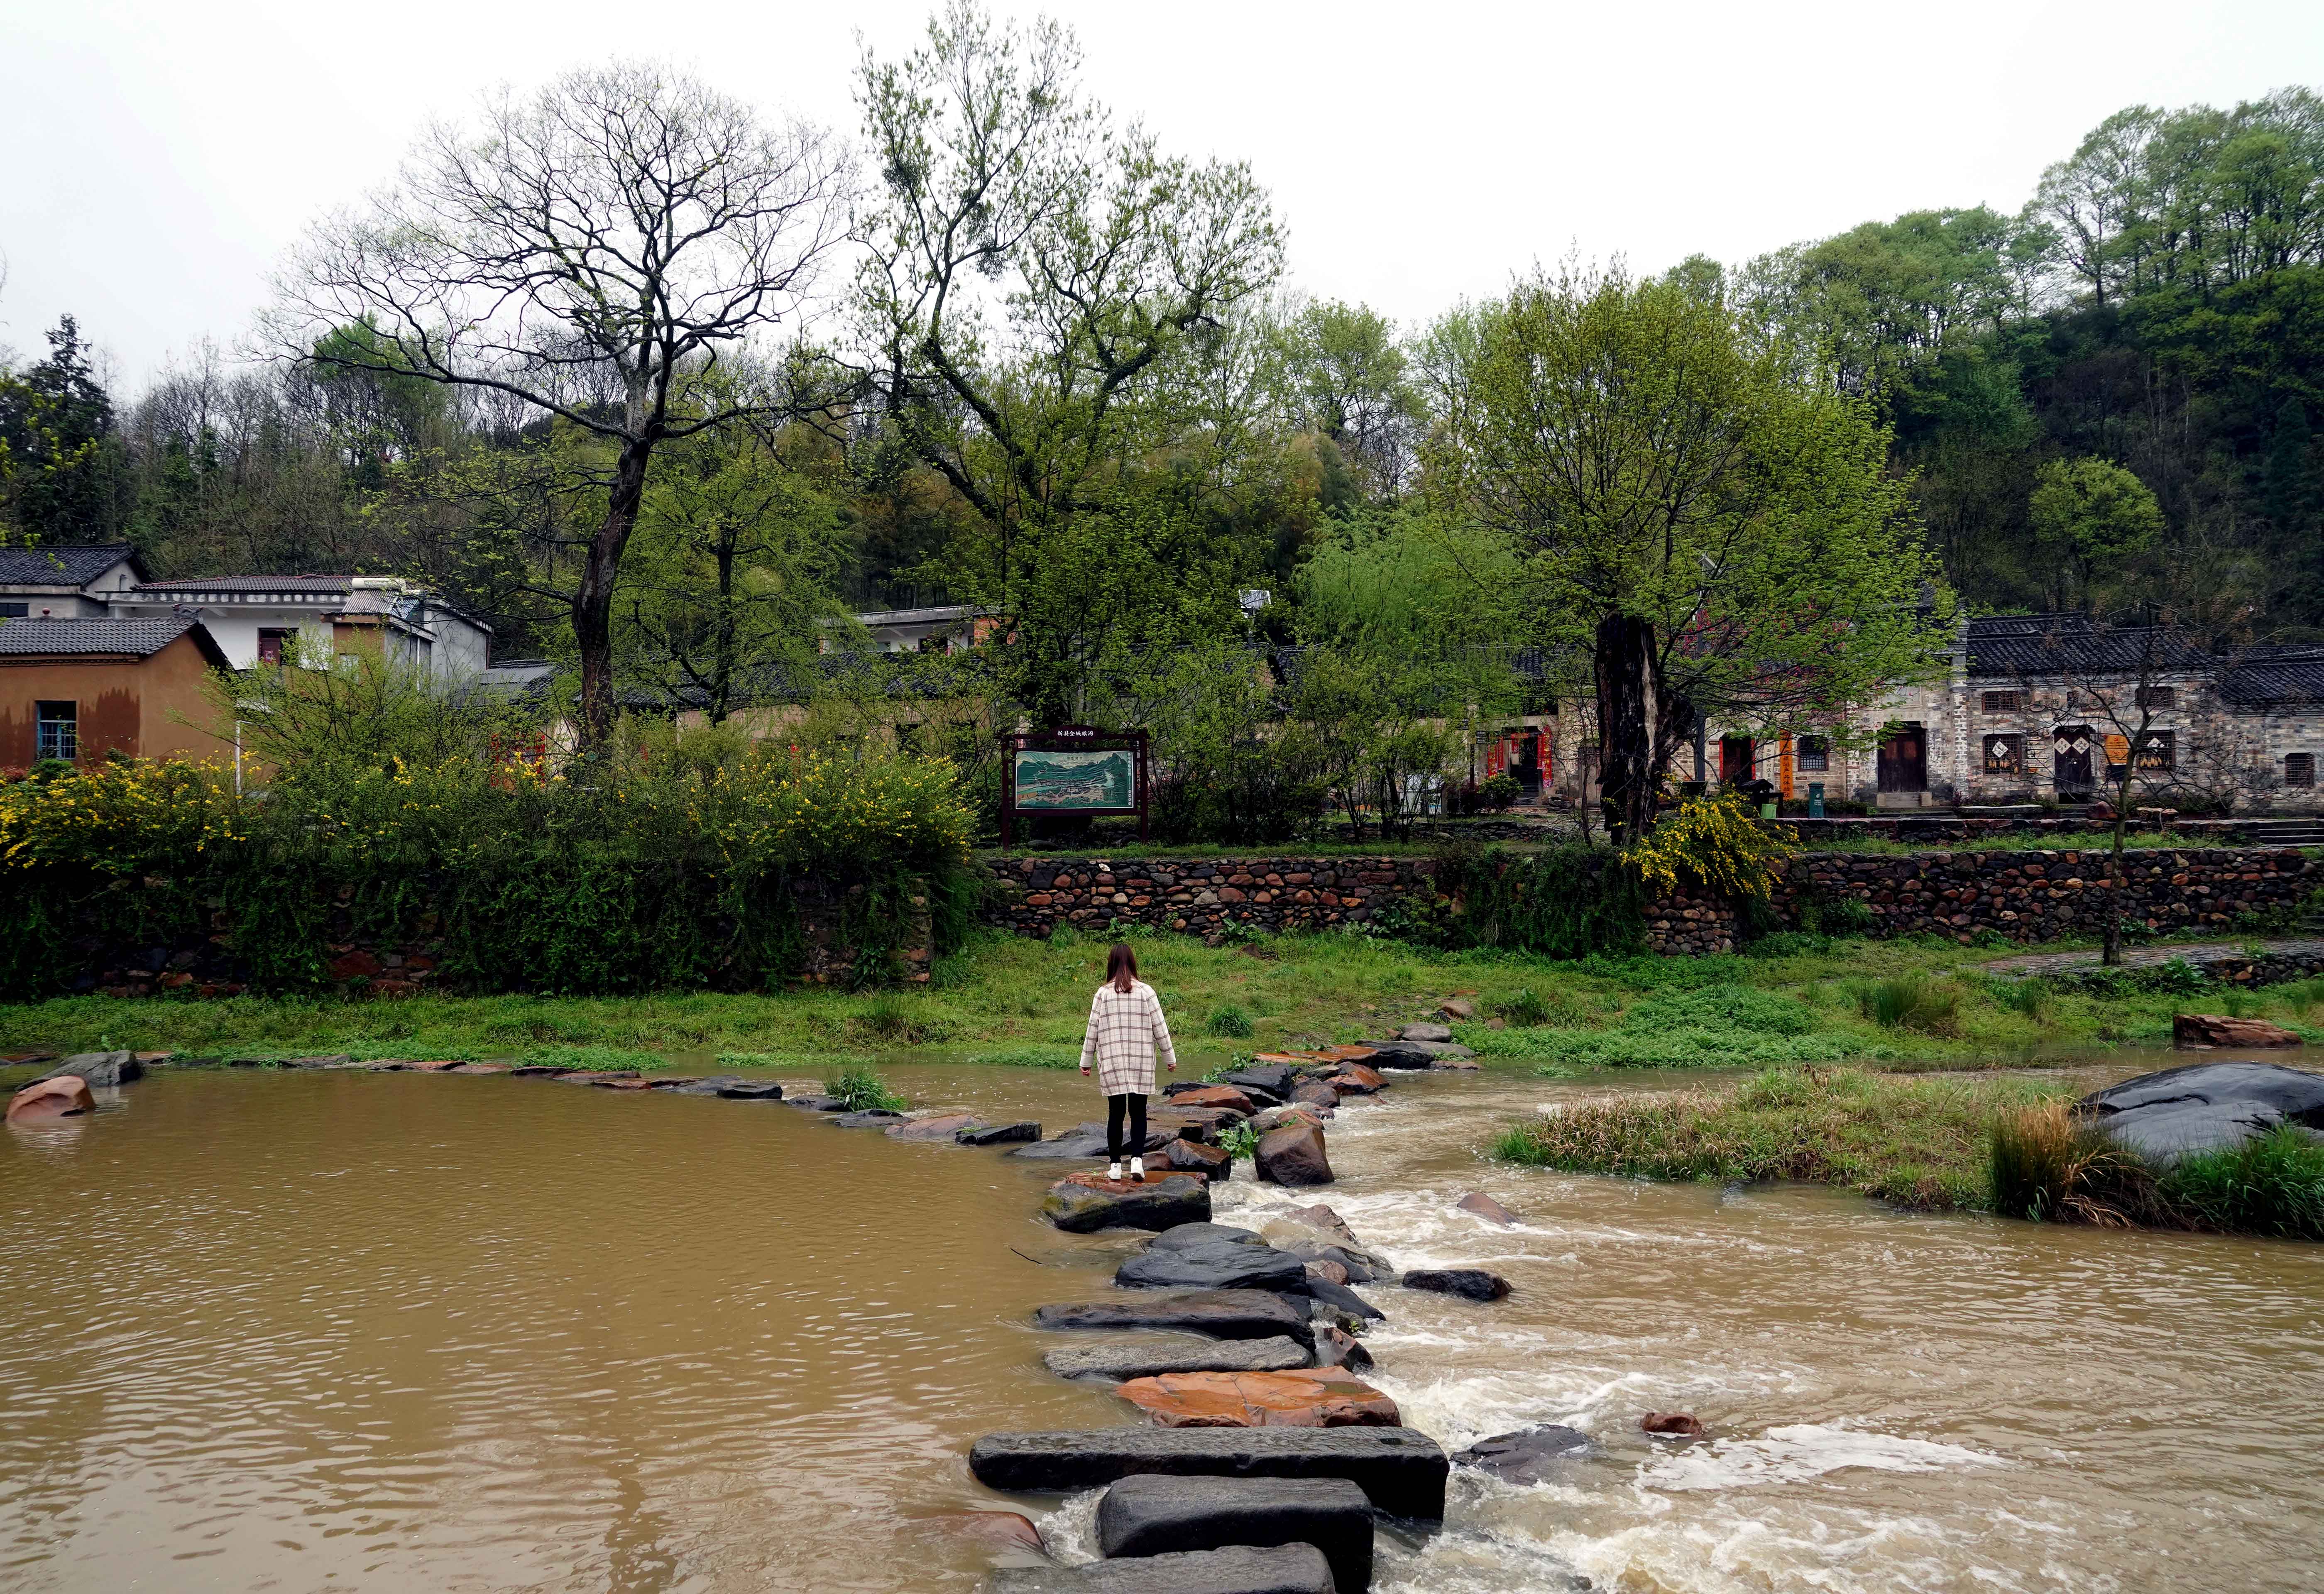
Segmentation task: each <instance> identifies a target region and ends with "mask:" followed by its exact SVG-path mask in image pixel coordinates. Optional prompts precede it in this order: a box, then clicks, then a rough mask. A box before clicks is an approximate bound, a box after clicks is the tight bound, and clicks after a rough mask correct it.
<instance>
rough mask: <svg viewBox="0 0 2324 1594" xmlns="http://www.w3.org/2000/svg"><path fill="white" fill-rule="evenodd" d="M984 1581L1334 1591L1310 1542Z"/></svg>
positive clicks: (1068, 1593) (1242, 1592)
mask: <svg viewBox="0 0 2324 1594" xmlns="http://www.w3.org/2000/svg"><path fill="white" fill-rule="evenodd" d="M986 1586H987V1587H988V1588H990V1589H991V1590H992V1594H1333V1585H1332V1566H1331V1562H1328V1561H1326V1560H1324V1559H1323V1552H1322V1551H1321V1550H1318V1549H1317V1548H1315V1546H1314V1545H1313V1544H1286V1545H1284V1546H1282V1547H1281V1548H1279V1549H1261V1550H1254V1549H1250V1548H1249V1547H1247V1546H1243V1545H1237V1546H1235V1547H1233V1548H1231V1549H1226V1550H1187V1551H1181V1552H1177V1553H1172V1554H1168V1555H1148V1556H1139V1557H1130V1558H1126V1559H1123V1560H1120V1561H1099V1562H1092V1563H1091V1564H1089V1565H1087V1566H1028V1567H1011V1568H1009V1569H1007V1570H1005V1571H997V1572H995V1573H993V1574H992V1578H991V1582H990V1583H988V1584H987V1585H986Z"/></svg>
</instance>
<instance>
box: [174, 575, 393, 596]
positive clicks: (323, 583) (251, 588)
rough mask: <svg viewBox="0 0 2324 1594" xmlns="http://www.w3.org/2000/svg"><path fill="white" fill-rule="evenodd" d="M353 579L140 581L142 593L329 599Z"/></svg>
mask: <svg viewBox="0 0 2324 1594" xmlns="http://www.w3.org/2000/svg"><path fill="white" fill-rule="evenodd" d="M354 583H355V577H354V576H187V577H186V578H184V579H183V580H180V581H141V582H139V583H138V584H137V585H136V587H135V588H134V591H137V592H139V593H145V594H161V593H175V592H208V593H277V592H283V593H312V594H317V595H318V596H323V597H328V596H330V595H332V594H340V593H346V592H349V591H352V590H353V587H354Z"/></svg>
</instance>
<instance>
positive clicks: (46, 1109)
mask: <svg viewBox="0 0 2324 1594" xmlns="http://www.w3.org/2000/svg"><path fill="white" fill-rule="evenodd" d="M96 1110H97V1098H96V1097H95V1096H93V1095H91V1094H90V1093H89V1089H88V1081H87V1080H85V1079H83V1078H81V1077H80V1076H79V1075H78V1074H77V1073H61V1074H59V1075H58V1076H57V1077H56V1078H54V1079H42V1080H35V1081H33V1082H32V1083H31V1084H28V1085H26V1086H25V1087H24V1088H23V1090H21V1091H18V1092H16V1093H15V1094H14V1095H13V1096H11V1097H9V1098H8V1121H9V1122H10V1123H38V1122H39V1121H41V1120H42V1119H49V1118H70V1117H73V1116H74V1115H75V1114H77V1113H83V1112H94V1111H96Z"/></svg>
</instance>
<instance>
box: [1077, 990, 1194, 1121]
mask: <svg viewBox="0 0 2324 1594" xmlns="http://www.w3.org/2000/svg"><path fill="white" fill-rule="evenodd" d="M1157 1056H1159V1057H1160V1059H1161V1060H1162V1061H1163V1062H1165V1063H1169V1064H1176V1062H1177V1057H1176V1054H1175V1053H1173V1052H1172V1050H1171V1049H1170V1024H1169V1021H1168V1020H1167V1019H1166V1018H1163V1017H1162V1000H1161V999H1160V998H1159V997H1157V996H1156V995H1155V994H1154V988H1153V987H1152V986H1151V985H1148V983H1146V981H1143V980H1132V981H1130V989H1129V990H1127V991H1120V990H1115V989H1114V988H1113V981H1111V980H1109V981H1106V982H1105V983H1104V984H1102V985H1101V986H1099V987H1098V988H1097V995H1096V996H1094V997H1093V998H1092V999H1091V1000H1090V1016H1089V1031H1088V1033H1087V1034H1085V1035H1084V1036H1083V1037H1082V1066H1083V1067H1084V1068H1090V1067H1094V1068H1095V1069H1096V1070H1097V1080H1098V1084H1099V1086H1100V1088H1101V1089H1102V1090H1103V1091H1104V1092H1105V1093H1106V1094H1107V1095H1109V1096H1150V1095H1152V1094H1153V1093H1154V1062H1155V1059H1156V1057H1157Z"/></svg>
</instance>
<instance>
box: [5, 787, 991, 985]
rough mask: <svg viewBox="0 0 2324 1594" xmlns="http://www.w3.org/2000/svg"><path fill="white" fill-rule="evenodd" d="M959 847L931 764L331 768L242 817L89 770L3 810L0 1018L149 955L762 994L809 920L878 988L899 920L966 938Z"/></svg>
mask: <svg viewBox="0 0 2324 1594" xmlns="http://www.w3.org/2000/svg"><path fill="white" fill-rule="evenodd" d="M969 825H970V819H969V815H968V812H967V810H966V808H965V807H964V805H963V803H962V802H961V800H960V797H959V795H958V792H957V789H956V786H955V782H954V778H953V772H952V769H951V766H950V765H949V764H947V763H945V762H944V761H943V760H905V759H889V760H880V759H874V760H863V761H856V760H834V759H828V758H825V757H822V756H819V755H817V754H814V753H807V754H805V755H794V754H792V753H790V752H789V751H787V750H774V751H765V752H761V751H752V752H751V753H748V754H746V755H744V756H742V757H740V758H738V759H733V760H728V761H724V762H721V763H715V764H710V765H706V766H705V765H704V764H702V763H700V762H698V761H687V760H675V759H669V760H661V762H660V764H659V767H657V765H656V764H655V763H654V762H653V761H652V760H647V759H644V758H641V757H632V758H629V759H626V760H604V761H601V762H591V763H576V764H575V765H573V766H572V767H570V768H569V769H567V771H566V772H564V773H561V774H555V775H544V774H542V773H541V772H539V770H537V769H532V768H529V767H527V766H526V765H524V764H522V763H509V764H498V765H495V764H493V763H489V762H485V761H482V760H449V761H447V762H445V763H442V764H438V765H435V766H432V767H427V768H419V767H413V766H410V765H406V764H404V763H402V762H401V761H400V760H396V761H392V762H391V763H390V764H389V766H388V767H387V768H384V769H382V768H379V767H376V766H368V765H364V764H361V763H356V762H352V761H350V762H344V763H335V764H330V765H327V766H323V767H309V768H306V769H301V770H300V771H298V772H296V773H294V774H290V775H286V776H284V777H282V778H281V779H277V780H276V781H275V782H274V783H273V785H272V788H271V789H270V790H268V791H267V792H265V793H263V795H262V794H253V795H251V796H247V797H237V796H236V795H235V792H234V789H233V781H232V778H231V774H230V772H229V771H228V770H226V769H225V768H223V767H221V766H218V765H215V764H198V763H189V762H180V761H171V762H163V763H103V764H97V765H95V766H93V767H90V768H88V769H82V770H80V771H78V772H75V773H72V774H69V775H65V776H62V777H60V778H58V779H51V780H45V781H40V780H27V781H23V782H19V783H16V784H14V785H11V786H7V787H5V788H0V998H5V999H6V1000H27V999H30V998H32V997H36V996H39V995H42V994H46V993H48V992H51V991H53V990H58V989H60V988H61V987H63V986H65V985H67V984H69V982H71V981H73V980H74V979H75V978H76V977H78V976H79V975H80V974H82V973H83V972H84V971H87V970H89V969H90V968H91V967H92V966H93V964H95V963H99V962H101V961H103V960H105V959H106V958H108V957H110V956H114V955H116V954H120V953H121V952H123V951H124V950H133V949H143V948H150V947H172V948H180V949H183V948H189V947H198V948H201V949H203V950H204V953H205V955H206V956H212V957H224V958H226V959H230V960H231V962H232V963H233V964H234V966H235V974H236V976H237V977H238V978H242V979H245V980H247V981H250V982H251V983H254V984H256V985H259V986H261V987H264V988H268V989H295V988H298V987H300V986H317V985H320V984H322V983H324V981H326V979H327V963H328V960H329V953H328V950H327V949H328V947H329V946H330V945H332V944H346V943H348V942H355V943H359V944H395V943H405V942H413V941H438V942H440V943H441V952H440V954H439V956H438V968H439V971H440V973H439V976H438V977H439V978H440V979H441V980H442V981H443V982H445V983H446V984H447V985H449V986H452V987H456V988H463V989H469V990H549V991H570V992H593V991H630V990H650V989H656V988H662V987H673V986H679V987H683V986H712V987H717V988H720V989H727V990H742V989H757V988H765V987H769V986H771V985H774V984H776V983H779V981H782V980H784V979H785V978H787V977H788V976H789V975H790V974H791V973H793V972H796V971H797V970H798V966H799V964H800V963H801V961H802V959H803V957H804V955H805V954H806V950H807V947H806V936H805V931H804V925H805V919H806V916H807V915H808V914H810V913H812V914H816V915H818V916H821V917H828V918H829V919H831V920H832V921H833V922H834V926H835V931H836V935H837V938H838V940H839V941H840V942H841V943H842V944H844V945H847V946H850V947H853V948H856V949H857V950H858V952H859V954H868V955H859V958H858V963H859V965H862V966H865V967H868V968H870V969H872V970H875V971H876V970H878V969H880V968H882V967H884V965H885V958H884V954H888V953H890V952H891V951H894V950H897V949H899V948H900V946H901V944H902V942H903V940H904V938H905V937H906V936H907V935H908V934H909V933H910V930H911V926H912V925H913V922H914V917H915V913H916V910H917V908H918V904H916V903H915V901H914V898H921V899H923V900H924V901H925V903H926V907H927V911H928V912H929V914H930V915H931V917H932V918H933V920H934V927H935V931H936V944H937V950H943V949H944V948H945V947H946V946H949V945H952V944H957V943H958V942H959V940H960V939H961V938H962V937H963V936H964V934H965V932H966V929H967V926H968V925H969V923H970V921H971V919H972V917H973V913H974V909H975V905H976V900H977V898H976V891H977V889H978V888H977V882H976V880H975V877H974V876H973V872H972V871H971V867H970V858H969V850H968V839H969Z"/></svg>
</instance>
